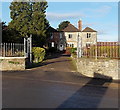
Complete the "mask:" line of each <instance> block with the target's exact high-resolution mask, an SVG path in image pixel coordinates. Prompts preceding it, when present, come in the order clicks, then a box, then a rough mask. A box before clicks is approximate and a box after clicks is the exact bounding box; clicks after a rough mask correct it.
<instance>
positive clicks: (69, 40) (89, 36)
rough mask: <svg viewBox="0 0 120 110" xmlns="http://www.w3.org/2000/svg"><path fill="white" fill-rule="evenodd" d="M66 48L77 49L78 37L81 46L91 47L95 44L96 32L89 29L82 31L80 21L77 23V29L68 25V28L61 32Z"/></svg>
mask: <svg viewBox="0 0 120 110" xmlns="http://www.w3.org/2000/svg"><path fill="white" fill-rule="evenodd" d="M63 32H64V36H65V40H66V46H67V47H72V48H77V46H78V36H79V39H80V40H81V44H80V45H81V46H82V47H86V46H88V45H93V44H96V43H97V31H95V30H93V29H92V28H90V27H86V28H85V29H83V30H82V21H81V20H79V21H78V28H76V27H75V26H74V25H72V24H68V26H67V27H66V28H65V29H64V30H63Z"/></svg>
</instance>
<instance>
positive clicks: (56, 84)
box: [2, 55, 118, 108]
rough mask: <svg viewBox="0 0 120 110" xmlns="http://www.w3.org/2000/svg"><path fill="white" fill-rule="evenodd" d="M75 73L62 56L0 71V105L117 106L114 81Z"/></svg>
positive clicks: (44, 106)
mask: <svg viewBox="0 0 120 110" xmlns="http://www.w3.org/2000/svg"><path fill="white" fill-rule="evenodd" d="M77 74H78V73H77V72H76V69H75V67H74V65H73V63H72V61H71V58H70V57H69V56H63V55H62V56H56V57H55V58H53V59H49V60H46V61H45V62H44V63H43V65H41V66H40V67H37V68H32V69H28V70H26V71H14V72H3V73H2V79H3V80H2V83H3V108H118V87H117V84H115V83H112V82H111V81H106V80H101V79H92V78H86V77H84V76H78V75H77Z"/></svg>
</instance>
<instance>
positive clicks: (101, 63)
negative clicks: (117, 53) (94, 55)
mask: <svg viewBox="0 0 120 110" xmlns="http://www.w3.org/2000/svg"><path fill="white" fill-rule="evenodd" d="M74 60H76V65H77V70H78V72H79V73H81V74H83V75H85V76H88V77H96V78H105V79H108V78H111V79H114V80H118V79H120V78H119V77H118V76H119V75H118V74H119V72H118V71H119V70H120V63H119V60H116V59H98V60H95V59H89V58H88V59H87V58H80V59H75V58H74Z"/></svg>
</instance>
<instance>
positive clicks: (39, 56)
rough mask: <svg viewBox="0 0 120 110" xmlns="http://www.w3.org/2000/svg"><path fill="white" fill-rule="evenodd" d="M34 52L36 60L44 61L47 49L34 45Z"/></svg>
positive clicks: (37, 61)
mask: <svg viewBox="0 0 120 110" xmlns="http://www.w3.org/2000/svg"><path fill="white" fill-rule="evenodd" d="M32 53H33V56H34V62H36V63H39V62H42V61H43V59H44V57H45V49H44V48H40V47H33V48H32Z"/></svg>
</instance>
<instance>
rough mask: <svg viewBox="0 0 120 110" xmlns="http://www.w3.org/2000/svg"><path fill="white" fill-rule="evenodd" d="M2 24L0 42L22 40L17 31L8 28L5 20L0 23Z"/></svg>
mask: <svg viewBox="0 0 120 110" xmlns="http://www.w3.org/2000/svg"><path fill="white" fill-rule="evenodd" d="M0 24H1V25H2V42H4V43H11V42H22V38H21V37H20V34H19V32H18V31H16V30H14V29H9V28H8V26H7V25H6V24H5V22H1V23H0Z"/></svg>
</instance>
